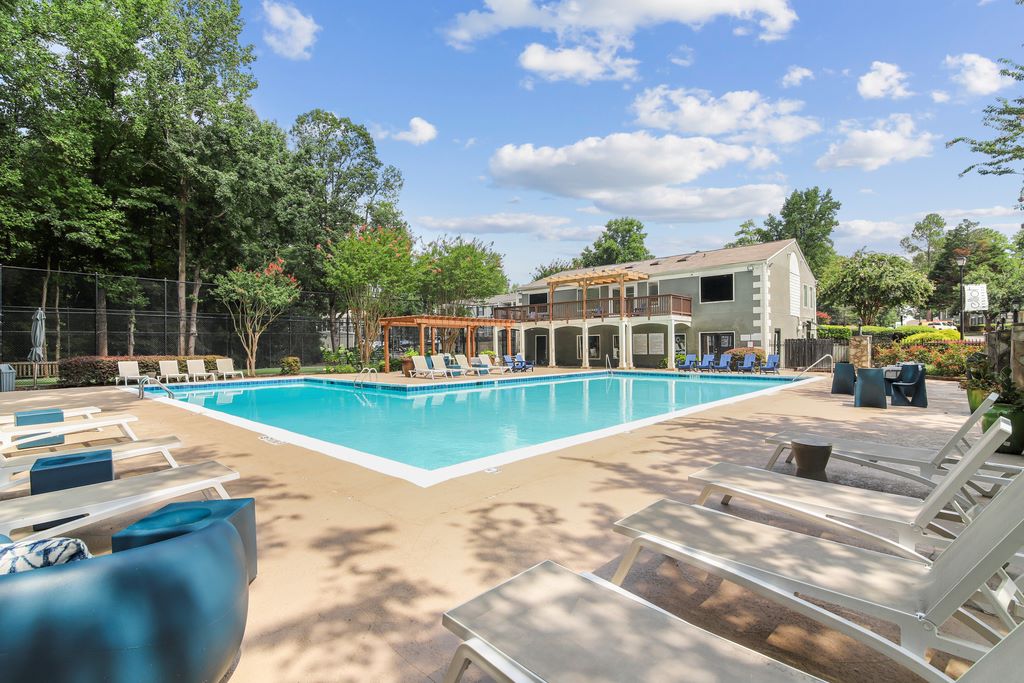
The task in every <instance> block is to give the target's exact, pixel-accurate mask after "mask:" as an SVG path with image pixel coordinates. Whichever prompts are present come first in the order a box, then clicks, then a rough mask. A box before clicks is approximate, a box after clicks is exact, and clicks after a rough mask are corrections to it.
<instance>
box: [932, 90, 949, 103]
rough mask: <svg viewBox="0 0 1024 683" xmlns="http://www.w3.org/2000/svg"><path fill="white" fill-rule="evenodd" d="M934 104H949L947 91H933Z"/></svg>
mask: <svg viewBox="0 0 1024 683" xmlns="http://www.w3.org/2000/svg"><path fill="white" fill-rule="evenodd" d="M932 102H935V103H936V104H942V103H943V102H949V93H948V92H946V91H945V90H932Z"/></svg>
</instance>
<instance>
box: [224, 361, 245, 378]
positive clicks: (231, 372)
mask: <svg viewBox="0 0 1024 683" xmlns="http://www.w3.org/2000/svg"><path fill="white" fill-rule="evenodd" d="M217 372H218V373H220V377H221V379H227V378H228V377H241V378H244V377H245V373H244V372H242V371H241V370H235V361H233V360H231V359H230V358H218V359H217Z"/></svg>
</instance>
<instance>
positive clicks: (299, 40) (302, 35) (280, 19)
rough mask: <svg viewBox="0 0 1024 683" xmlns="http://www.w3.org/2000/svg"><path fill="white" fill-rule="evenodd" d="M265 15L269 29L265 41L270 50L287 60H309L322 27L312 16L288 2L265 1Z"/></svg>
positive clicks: (265, 33) (265, 32) (264, 36)
mask: <svg viewBox="0 0 1024 683" xmlns="http://www.w3.org/2000/svg"><path fill="white" fill-rule="evenodd" d="M263 14H264V16H265V17H266V19H267V24H268V26H269V28H268V29H267V30H266V31H264V32H263V40H265V41H267V45H269V46H270V49H271V50H273V51H274V52H276V53H277V54H279V55H281V56H282V57H285V58H287V59H309V58H310V57H312V56H313V53H312V48H313V43H315V42H316V34H317V33H318V32H319V31H320V26H319V25H318V24H317V23H316V22H315V21H313V17H312V16H311V15H307V14H303V13H302V12H300V11H299V10H298V9H296V8H295V6H294V5H291V4H289V3H286V2H274V0H263Z"/></svg>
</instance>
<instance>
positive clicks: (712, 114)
mask: <svg viewBox="0 0 1024 683" xmlns="http://www.w3.org/2000/svg"><path fill="white" fill-rule="evenodd" d="M803 106H804V103H803V102H801V101H799V100H775V101H772V100H769V99H767V98H765V97H763V96H762V95H761V93H759V92H757V91H756V90H734V91H732V92H727V93H725V94H724V95H722V96H721V97H714V96H712V95H711V93H709V92H708V91H706V90H696V89H686V88H679V89H676V90H671V89H669V87H668V86H666V85H659V86H658V87H656V88H648V89H647V90H645V91H643V92H642V93H640V94H639V95H638V96H637V97H636V99H635V100H634V101H633V112H634V113H635V114H636V120H637V122H638V123H639V124H640V125H643V126H649V127H651V128H660V129H662V130H674V131H677V132H681V133H696V134H699V135H729V136H731V139H732V140H734V141H756V142H760V143H762V144H766V143H770V142H774V143H783V144H788V143H792V142H796V141H798V140H801V139H803V138H805V137H807V136H808V135H813V134H814V133H817V132H819V131H820V130H821V125H820V124H819V123H818V122H817V121H816V120H815V119H813V118H811V117H809V116H797V115H796V112H798V111H800V110H801V109H802V108H803Z"/></svg>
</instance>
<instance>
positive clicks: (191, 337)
mask: <svg viewBox="0 0 1024 683" xmlns="http://www.w3.org/2000/svg"><path fill="white" fill-rule="evenodd" d="M195 273H196V276H195V280H194V281H193V283H192V304H191V310H190V311H189V314H188V355H190V356H192V355H195V352H196V337H197V336H199V324H198V321H197V319H196V318H197V316H198V315H199V292H200V290H201V289H202V287H203V279H202V275H200V273H199V266H196V268H195Z"/></svg>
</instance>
